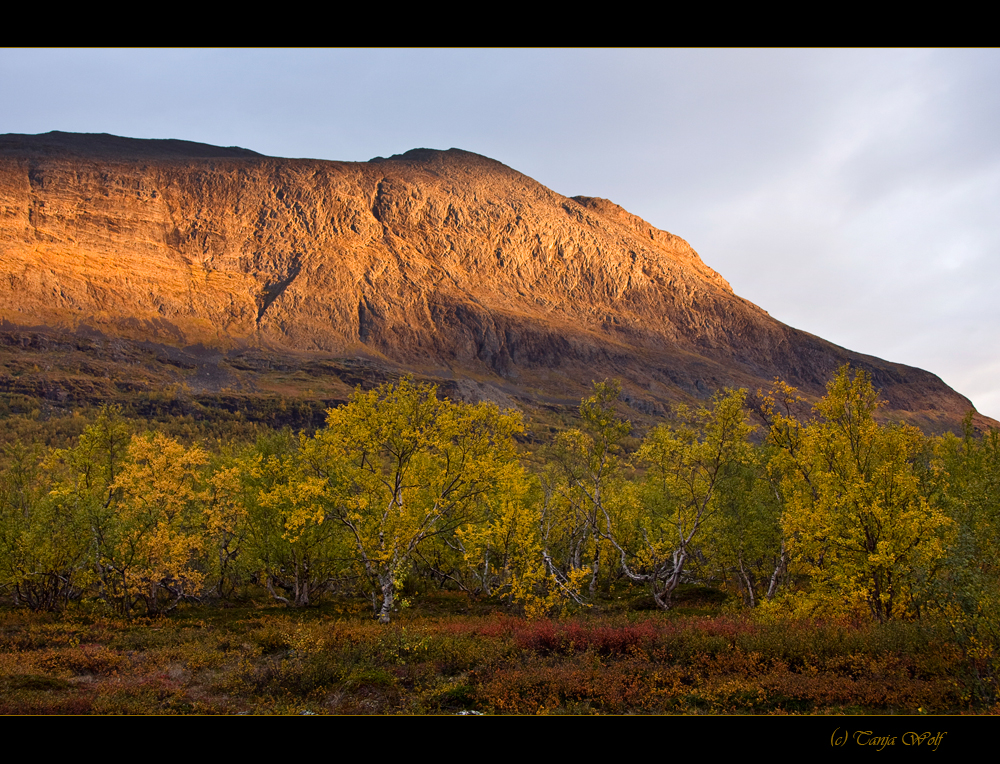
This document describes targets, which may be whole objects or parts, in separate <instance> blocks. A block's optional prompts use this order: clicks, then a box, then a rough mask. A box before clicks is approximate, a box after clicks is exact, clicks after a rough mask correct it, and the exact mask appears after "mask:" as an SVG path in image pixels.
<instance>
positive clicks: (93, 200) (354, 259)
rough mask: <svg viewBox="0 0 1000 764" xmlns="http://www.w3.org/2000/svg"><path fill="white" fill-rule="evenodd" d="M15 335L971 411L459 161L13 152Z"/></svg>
mask: <svg viewBox="0 0 1000 764" xmlns="http://www.w3.org/2000/svg"><path fill="white" fill-rule="evenodd" d="M0 320H2V321H3V322H4V325H5V326H16V327H37V326H44V327H49V328H51V329H53V330H58V331H64V332H91V333H93V332H99V333H101V334H103V335H106V336H115V337H121V338H125V339H129V340H143V341H151V342H156V343H161V344H163V345H171V346H176V347H186V346H191V345H202V346H207V347H214V348H217V349H219V350H221V351H226V352H232V351H235V350H237V349H245V348H247V347H248V346H250V347H256V348H258V349H260V350H261V351H265V352H268V353H275V354H281V353H314V354H329V355H331V356H335V357H349V358H362V359H372V360H373V361H378V362H381V363H389V364H393V365H395V366H398V367H402V368H404V369H406V368H412V369H414V370H418V371H420V372H421V373H424V374H429V375H432V376H433V375H435V374H436V375H439V376H441V377H446V378H452V379H454V378H463V377H467V378H473V379H479V380H491V381H492V382H491V383H492V384H494V385H495V386H496V385H499V386H501V387H504V388H505V389H507V390H508V391H511V392H513V393H517V394H523V395H536V396H544V395H556V396H558V395H568V396H572V395H576V394H578V393H579V392H580V390H583V389H585V388H586V387H587V386H588V385H589V382H590V380H591V379H603V378H605V377H620V378H622V379H623V380H624V381H625V388H626V392H627V398H628V399H629V401H630V403H631V404H632V405H634V406H635V407H637V408H639V409H643V408H645V409H648V410H659V409H662V407H663V405H664V404H666V403H669V402H670V401H674V400H678V399H685V398H690V397H695V398H704V397H706V396H708V395H710V394H711V393H712V392H714V391H715V390H717V389H719V388H722V387H726V386H740V387H748V388H750V389H756V388H758V387H762V386H767V385H769V384H770V383H771V382H772V381H773V380H774V378H775V377H781V378H782V379H784V380H786V381H788V382H789V383H790V384H792V385H795V386H797V387H799V388H801V389H802V390H803V391H804V392H805V393H807V394H809V395H819V394H822V392H823V389H824V386H825V384H826V382H827V381H828V379H829V378H830V377H831V376H832V374H833V372H834V371H835V370H836V369H837V368H838V367H839V366H840V365H842V364H843V363H845V362H850V363H851V364H852V365H854V366H857V367H861V368H865V369H868V370H869V371H870V372H871V373H872V376H873V379H874V381H875V383H876V385H877V386H878V387H880V388H881V390H882V393H883V395H884V396H885V397H886V398H887V399H888V401H889V405H890V409H891V410H892V411H894V412H898V413H899V414H901V415H903V416H904V417H906V418H909V419H910V420H912V421H914V422H915V423H918V424H921V425H922V426H924V427H925V428H926V429H929V430H936V429H943V428H954V427H956V426H957V424H958V422H959V421H960V420H961V418H962V416H963V415H964V414H965V413H966V412H967V411H968V410H969V409H970V408H971V404H970V403H969V401H968V400H967V399H965V398H964V397H962V396H961V395H959V394H957V393H955V392H954V391H953V390H951V389H950V388H948V387H947V386H946V385H944V383H942V382H941V381H940V380H939V379H938V378H937V377H935V376H933V375H932V374H929V373H927V372H924V371H921V370H918V369H913V368H910V367H906V366H901V365H898V364H892V363H888V362H885V361H882V360H879V359H876V358H872V357H869V356H862V355H859V354H857V353H852V352H850V351H848V350H845V349H843V348H840V347H837V346H835V345H832V344H830V343H828V342H825V341H823V340H821V339H819V338H818V337H814V336H812V335H809V334H806V333H804V332H800V331H798V330H795V329H792V328H791V327H788V326H785V325H783V324H781V323H779V322H777V321H775V320H774V319H772V318H771V317H770V316H769V315H768V314H767V313H766V312H765V311H763V310H761V309H760V308H758V307H757V306H755V305H753V304H751V303H749V302H747V301H746V300H744V299H742V298H740V297H738V296H737V295H735V294H734V293H733V291H732V289H731V288H730V286H729V284H728V283H727V282H726V280H725V279H724V278H722V276H720V275H719V274H718V273H716V272H715V271H713V270H712V269H711V268H709V267H708V266H706V265H705V264H704V263H703V262H702V261H701V259H700V258H699V256H698V254H697V253H696V252H695V251H694V250H693V249H692V248H691V247H690V245H688V243H687V242H686V241H684V240H683V239H681V238H679V237H677V236H674V235H672V234H670V233H667V232H666V231H661V230H658V229H656V228H654V227H653V226H651V225H650V224H649V223H647V222H645V221H643V220H642V219H640V218H638V217H636V216H635V215H632V214H630V213H628V212H627V211H625V210H624V209H622V208H621V207H619V206H617V205H615V204H613V203H612V202H609V201H607V200H605V199H596V198H588V197H573V198H570V197H565V196H561V195H559V194H557V193H555V192H554V191H551V190H549V189H548V188H546V187H545V186H542V185H541V184H539V183H537V182H536V181H534V180H532V179H531V178H529V177H527V176H525V175H522V174H521V173H519V172H517V171H515V170H512V169H511V168H509V167H506V166H505V165H503V164H501V163H499V162H496V161H494V160H492V159H487V158H486V157H482V156H478V155H476V154H471V153H469V152H465V151H460V150H458V149H450V150H448V151H432V150H429V149H415V150H413V151H409V152H407V153H406V154H403V155H398V156H394V157H390V158H388V159H383V158H376V159H373V160H371V161H369V162H361V163H355V162H329V161H320V160H311V159H276V158H271V157H265V156H261V155H258V154H256V153H254V152H252V151H248V150H245V149H239V148H219V147H214V146H207V145H204V144H196V143H188V142H184V141H147V140H134V139H128V138H118V137H114V136H109V135H76V134H68V133H48V134H45V135H39V136H25V135H6V136H0ZM984 421H986V420H984Z"/></svg>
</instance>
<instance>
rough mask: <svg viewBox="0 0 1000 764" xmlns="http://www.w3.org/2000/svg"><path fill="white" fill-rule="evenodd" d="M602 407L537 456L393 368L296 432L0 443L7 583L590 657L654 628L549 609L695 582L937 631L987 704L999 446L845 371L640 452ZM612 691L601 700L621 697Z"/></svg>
mask: <svg viewBox="0 0 1000 764" xmlns="http://www.w3.org/2000/svg"><path fill="white" fill-rule="evenodd" d="M620 394H621V387H620V385H619V384H618V383H617V382H602V383H596V384H595V385H594V389H593V394H592V395H591V396H589V397H587V398H585V399H584V400H583V401H582V403H581V406H580V412H579V418H578V420H577V424H578V426H576V427H570V428H567V429H563V430H562V431H560V432H559V433H558V434H557V435H555V436H554V437H553V438H552V439H551V440H550V441H549V442H547V443H542V444H541V445H540V446H539V447H536V448H534V449H532V450H526V449H525V448H524V447H523V446H519V445H518V443H517V439H518V438H519V437H520V436H521V435H522V434H523V433H524V429H525V426H524V424H523V422H522V420H521V417H520V415H518V414H516V413H513V412H510V411H501V410H500V409H499V408H497V407H496V406H495V405H491V404H486V403H480V404H476V405H470V404H464V403H455V402H452V401H449V400H447V399H445V398H441V397H440V396H439V395H438V391H437V390H436V388H434V387H432V386H427V385H420V384H417V383H416V382H414V381H413V380H412V379H409V378H407V379H403V380H401V381H399V382H398V383H397V384H394V385H383V386H381V387H378V388H375V389H372V390H368V391H363V390H360V389H359V390H357V391H356V392H355V394H354V395H353V397H352V398H351V400H350V401H349V402H348V403H346V404H345V405H343V406H341V407H339V408H335V409H331V410H330V411H329V412H328V415H327V421H326V426H325V427H323V428H320V429H319V430H318V431H316V432H315V433H314V434H312V435H309V434H306V433H302V434H300V435H298V436H296V435H294V434H292V433H290V432H287V431H286V432H284V433H267V434H263V435H261V436H260V437H258V439H257V440H256V441H255V442H252V443H245V444H242V445H240V444H229V445H223V444H221V443H218V444H214V445H212V444H208V443H183V442H181V440H179V439H177V438H172V437H168V436H167V435H165V434H164V433H162V432H135V431H134V428H133V426H132V425H131V424H130V423H129V422H127V421H126V420H125V419H123V417H122V416H121V412H120V411H119V410H117V409H115V408H114V407H106V408H105V409H104V410H103V411H101V412H100V415H99V416H97V417H96V418H95V420H94V421H93V422H92V423H91V424H89V425H88V426H86V427H85V428H83V432H82V434H81V435H80V437H79V438H78V440H77V441H76V442H75V443H74V444H71V445H69V446H68V447H65V448H56V449H49V450H46V449H43V448H41V447H40V446H25V445H20V444H14V445H8V446H7V447H6V448H5V452H4V455H3V456H4V458H3V465H4V466H3V469H2V471H0V592H3V593H4V594H6V596H7V597H8V601H9V602H10V603H11V604H14V605H18V606H25V607H27V608H29V609H31V610H35V611H65V610H67V609H68V608H70V607H71V606H72V605H73V603H81V604H82V605H83V606H85V607H87V608H95V607H96V608H98V609H100V608H104V609H106V612H108V613H109V614H114V615H116V616H118V617H125V618H136V617H145V616H160V615H163V614H166V613H169V612H172V611H175V610H176V609H177V608H178V607H179V606H181V605H182V604H184V603H189V604H197V603H202V604H204V603H207V602H214V601H220V600H224V599H227V600H235V601H238V600H240V599H243V598H246V597H253V596H259V595H263V596H265V597H267V598H269V599H270V600H271V601H273V602H276V603H281V604H284V605H288V606H292V607H299V608H302V607H306V606H311V605H316V604H317V603H318V602H321V601H323V599H324V598H330V597H336V598H344V597H347V598H350V597H355V598H359V601H361V602H368V603H370V604H369V605H368V607H370V611H371V612H372V613H373V614H374V615H375V616H377V618H378V620H380V621H381V622H382V623H383V624H385V623H388V622H389V621H390V620H393V619H395V618H397V617H399V613H400V612H401V611H402V610H403V609H404V608H406V607H407V606H408V605H410V604H412V603H413V601H414V597H419V596H424V595H426V593H427V592H429V591H430V590H431V588H436V589H438V590H440V591H442V592H447V591H452V592H461V593H464V594H465V595H467V596H469V597H472V598H474V599H476V600H477V601H482V602H489V603H492V604H493V605H494V606H497V607H501V608H503V609H505V611H506V612H508V613H511V614H512V615H515V616H518V617H526V618H527V619H528V620H527V621H517V623H519V624H522V625H521V626H516V627H514V626H512V627H511V629H512V630H513V631H512V632H511V633H512V634H513V636H512V638H513V639H515V641H519V642H520V643H523V644H525V645H528V644H529V643H530V645H531V648H530V649H531V650H533V651H536V652H538V651H541V652H540V653H539V654H542V653H544V652H545V650H546V649H549V650H550V652H552V651H554V652H556V653H558V652H560V651H564V650H565V648H564V647H561V646H560V645H565V644H566V641H567V639H568V640H569V644H572V645H575V647H574V648H573V651H577V652H579V651H583V652H590V653H592V654H594V655H597V656H602V655H605V654H609V653H608V651H609V650H610V651H611V652H612V653H616V654H618V653H623V654H632V653H635V652H636V651H641V650H645V649H646V648H645V647H643V645H645V644H647V643H648V642H649V639H652V637H649V635H648V634H646V632H645V631H643V629H645V628H646V627H628V628H624V627H623V628H621V629H618V630H617V631H615V632H614V634H611V632H604V631H601V630H600V629H598V630H596V631H595V630H593V629H591V630H589V631H587V632H586V633H584V632H579V633H574V634H570V635H569V636H567V634H569V632H568V631H567V629H570V627H563V626H557V625H554V624H553V623H552V622H549V621H547V620H546V619H547V618H548V617H551V616H566V615H570V614H572V613H585V612H587V611H589V610H591V609H592V608H597V609H601V608H606V607H608V606H610V603H614V602H617V601H618V600H619V599H621V598H622V597H624V598H625V601H626V602H628V601H631V602H632V603H634V604H638V603H648V604H649V605H651V606H653V607H656V608H659V609H662V610H672V609H674V608H675V607H676V596H677V592H679V591H682V590H683V588H684V587H688V586H691V585H698V586H701V587H708V589H709V590H712V591H715V592H717V593H719V596H720V597H728V600H727V604H726V605H725V608H726V609H727V610H728V611H730V612H737V611H741V610H744V609H747V610H749V611H752V612H753V613H754V614H755V618H757V619H759V620H760V621H761V622H778V621H781V620H783V619H788V618H792V619H801V618H823V619H835V620H838V622H839V621H843V620H844V619H847V621H849V622H852V623H857V624H860V623H863V622H864V621H865V620H871V621H874V622H877V623H881V624H891V623H894V622H908V623H910V622H912V623H924V624H928V625H935V628H937V627H938V626H941V627H943V628H946V629H947V630H948V633H950V634H951V639H952V644H954V645H955V647H956V649H957V650H958V652H959V653H960V654H961V656H962V660H964V661H966V663H967V665H970V666H975V667H976V668H975V672H974V673H975V675H976V676H977V677H978V679H977V682H978V685H977V687H978V688H979V689H978V690H977V692H979V693H980V694H981V695H982V697H984V698H985V697H993V695H994V694H995V693H996V690H997V675H996V650H997V649H998V648H1000V627H998V623H1000V604H998V603H1000V600H998V598H997V597H996V594H995V593H996V591H998V583H1000V571H998V569H997V566H996V564H995V559H996V554H995V553H996V550H997V548H998V543H997V539H998V538H1000V531H998V530H997V529H998V527H1000V513H998V509H997V507H998V505H997V503H996V498H995V497H996V496H998V495H1000V491H998V490H997V487H998V486H1000V477H998V476H1000V458H998V456H997V454H1000V447H998V441H997V437H998V436H997V435H996V434H995V433H994V434H989V435H987V436H986V437H985V438H977V437H976V436H975V435H974V434H973V433H972V432H971V430H969V431H967V432H966V433H965V436H964V437H962V438H959V437H956V436H947V437H944V438H934V439H932V438H927V437H925V436H924V435H923V434H922V433H920V432H919V431H918V430H916V429H914V428H912V427H909V426H906V425H904V424H900V423H892V422H886V421H884V420H882V419H881V418H880V406H881V403H880V399H879V397H878V394H877V391H876V390H875V389H874V387H873V385H872V383H871V380H870V378H868V376H867V375H866V374H865V373H864V372H863V371H851V370H850V369H847V368H844V369H842V370H841V371H840V372H839V373H838V374H837V376H836V377H835V378H834V379H833V380H831V382H830V384H829V386H828V389H827V394H826V395H825V396H824V397H823V398H822V399H820V400H819V401H818V402H816V403H815V405H814V406H812V407H810V406H809V405H808V404H807V403H806V402H805V401H804V400H803V399H802V398H801V397H799V395H798V393H797V392H796V391H795V390H794V389H792V388H790V387H788V386H787V385H784V384H783V383H781V382H780V381H778V382H776V383H775V385H774V387H773V388H772V389H771V390H770V391H766V392H764V391H762V392H759V393H757V394H756V395H755V396H749V395H748V394H747V393H746V392H745V391H741V390H736V391H733V390H730V391H723V392H720V393H719V394H718V395H716V396H715V397H713V398H712V399H711V400H710V401H708V402H706V403H705V404H702V405H700V406H694V407H685V406H680V407H678V408H677V409H676V410H675V411H674V412H672V414H671V416H670V417H668V418H667V419H666V420H665V421H663V422H662V423H660V424H659V425H657V426H655V427H653V428H652V429H650V430H649V431H648V432H647V433H646V434H645V435H644V437H642V438H638V437H636V435H635V433H634V432H633V427H632V424H631V423H630V422H629V421H628V420H627V419H625V418H624V417H623V416H621V415H620V414H619V413H618V412H619V410H618V399H619V396H620ZM527 623H533V624H535V625H532V626H530V627H529V626H526V625H523V624H527ZM545 624H548V626H546V625H545ZM574 628H575V627H574ZM602 628H603V627H602ZM525 629H528V631H525ZM546 629H548V630H549V631H548V632H547V631H546ZM528 634H530V636H525V635H528ZM546 634H548V635H549V636H546ZM644 634H645V635H646V636H643V635H644ZM518 635H520V636H518ZM657 639H661V640H662V634H661V635H660V636H659V637H657ZM525 640H527V642H525ZM654 641H655V640H654ZM545 644H551V647H550V648H544V645H545ZM612 645H618V646H617V647H612ZM526 649H527V648H526ZM751 652H752V651H751ZM732 659H733V660H736V659H737V658H736V657H733V658H732ZM637 660H638V659H637ZM713 660H714V659H713ZM739 660H740V661H743V662H744V663H746V666H745V667H744V669H745V670H746V671H750V670H751V669H750V668H749V666H750V664H751V663H752V662H753V660H754V659H752V658H750V657H746V656H744V657H743V658H739ZM541 670H542V669H540V668H539V667H534V668H533V669H532V671H535V673H536V675H537V671H541ZM560 670H563V669H560ZM768 671H769V672H770V674H771V675H772V679H773V681H774V682H777V683H778V684H781V683H782V682H786V681H788V682H791V681H792V680H791V679H787V678H782V677H783V675H781V674H780V671H779V669H778V668H777V664H774V665H773V666H771V668H769V669H768ZM668 673H669V672H668ZM502 676H505V677H506V678H505V679H503V680H502V681H510V682H515V679H514V675H513V674H511V675H509V676H507V675H502V674H496V675H493V676H492V677H491V679H490V680H489V682H487V683H484V684H483V685H481V690H482V688H483V687H486V686H487V685H489V686H490V687H494V688H495V692H496V693H499V695H498V696H497V697H498V698H499V697H500V696H501V695H503V692H506V690H504V691H501V688H500V684H498V683H500V682H501V677H502ZM525 676H527V674H526V675H525ZM657 676H659V675H657ZM663 676H664V677H666V678H664V679H663V681H664V682H667V684H669V682H672V681H674V680H673V679H670V678H669V677H668V676H667V674H664V675H663ZM517 681H521V680H517ZM524 681H527V679H525V680H524ZM552 681H553V682H556V681H557V680H556V679H553V680H552ZM558 681H559V682H562V681H565V682H570V679H569V678H566V677H564V678H563V679H558ZM577 681H578V679H573V680H572V682H577ZM601 681H608V682H610V681H611V679H608V678H605V679H602V680H601ZM628 681H631V680H628ZM628 681H627V680H626V679H624V678H623V679H622V680H621V682H623V684H620V685H614V687H616V688H617V689H608V690H607V692H608V697H612V696H613V695H614V694H615V693H618V694H619V695H623V694H624V696H627V695H628V693H629V692H631V691H630V690H628V689H627V686H626V685H627V684H628ZM650 681H651V680H650ZM657 681H659V680H657ZM795 681H800V680H798V679H796V680H795ZM572 682H570V684H572ZM490 683H492V684H490ZM515 684H516V682H515ZM654 684H655V682H654ZM569 686H570V685H569V684H568V685H567V687H569ZM664 686H665V687H666V686H667V685H664ZM608 687H609V688H611V687H612V685H608ZM591 689H593V688H591ZM482 691H484V692H485V690H482ZM493 691H494V690H490V692H493ZM519 692H520V691H519ZM524 692H525V693H527V694H528V695H530V696H531V697H533V698H535V699H536V700H537V702H538V703H539V704H541V705H544V704H545V703H547V702H548V701H547V699H546V698H545V697H542V695H544V693H541V691H540V690H539V691H538V693H535V694H534V695H532V693H534V692H535V691H534V690H531V691H529V690H528V689H525V690H524ZM546 692H548V691H546ZM573 692H577V691H576V690H573V691H570V690H569V689H567V690H566V691H565V692H564V693H563V695H562V696H561V697H565V696H568V695H567V693H568V694H569V695H572V693H573ZM579 692H581V693H583V690H580V691H579ZM588 692H590V690H588ZM602 692H603V690H602ZM734 692H735V690H734ZM740 692H742V690H741V691H740ZM782 692H785V690H782ZM539 693H541V694H539ZM584 694H586V693H584ZM522 695H523V693H522ZM536 696H537V697H536ZM519 697H521V695H519ZM531 702H535V700H533V701H531ZM609 702H610V701H609ZM712 702H713V703H714V702H715V701H712ZM504 703H506V701H500V700H497V705H496V708H498V709H499V708H504V709H506V710H518V711H524V710H526V706H523V705H518V704H521V703H523V701H520V700H519V701H517V702H516V703H515V702H514V701H511V703H512V705H510V706H509V707H507V706H504V705H503V704H504ZM529 705H530V704H529ZM651 707H652V706H650V708H651Z"/></svg>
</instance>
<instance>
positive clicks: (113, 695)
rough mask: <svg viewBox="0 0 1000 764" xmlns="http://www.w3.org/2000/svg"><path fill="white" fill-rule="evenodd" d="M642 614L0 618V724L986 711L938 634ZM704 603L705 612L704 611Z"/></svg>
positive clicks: (466, 603) (262, 610) (956, 654)
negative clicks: (185, 717) (106, 719)
mask: <svg viewBox="0 0 1000 764" xmlns="http://www.w3.org/2000/svg"><path fill="white" fill-rule="evenodd" d="M712 599H713V598H712V597H711V596H710V593H706V592H697V591H695V592H692V594H691V597H690V598H689V601H688V603H687V604H688V606H689V608H690V609H691V610H694V611H697V612H696V613H695V614H691V615H676V614H667V613H661V612H655V611H635V610H632V611H627V612H626V611H622V612H604V613H596V614H595V613H590V614H582V615H579V616H576V617H573V618H570V619H566V620H562V621H550V620H540V621H526V620H524V619H522V618H518V617H514V616H510V615H507V614H505V613H504V612H503V611H502V610H500V609H498V608H493V607H489V606H487V605H484V604H483V603H477V602H473V601H470V600H468V599H467V598H466V597H464V596H461V595H457V594H449V593H438V594H436V595H428V596H424V597H422V598H420V599H419V600H418V602H417V603H416V604H415V606H414V607H413V608H412V609H411V610H409V611H405V612H404V613H403V614H402V615H401V616H400V617H399V618H398V619H397V620H396V621H395V622H394V623H392V624H390V625H388V626H382V625H379V624H377V623H375V622H373V620H372V619H371V617H370V615H369V613H368V612H367V608H365V607H364V606H363V605H360V604H359V603H356V602H346V601H344V602H330V603H327V604H324V605H323V606H321V607H317V608H309V609H306V610H293V609H284V608H276V607H271V606H263V607H262V606H259V605H255V604H254V603H252V602H248V603H245V604H243V605H240V606H237V607H225V608H224V607H209V606H205V607H199V608H189V609H187V610H184V611H181V612H179V613H176V614H175V615H172V616H171V617H170V618H162V619H135V620H132V621H122V620H120V619H114V618H109V617H107V616H105V615H101V614H100V613H97V612H89V611H88V610H86V609H85V608H83V607H76V608H72V609H70V610H69V611H68V612H67V613H64V614H63V615H61V616H53V615H47V614H33V613H29V612H26V611H23V610H14V609H9V608H0V713H6V714H458V713H462V712H478V713H484V714H512V713H513V714H539V713H542V714H550V713H551V714H630V713H639V714H662V713H670V714H889V713H893V714H916V713H933V714H945V713H969V712H973V713H984V712H985V713H990V712H996V711H997V710H998V709H997V707H996V706H994V705H990V703H989V702H988V701H983V700H981V699H979V700H977V697H978V696H976V694H975V693H974V692H973V689H972V688H973V682H972V679H971V678H970V677H969V669H968V667H967V665H966V663H965V661H964V659H963V656H962V654H961V651H959V650H958V649H957V648H956V647H955V646H954V645H952V644H951V643H950V642H949V640H948V635H947V633H946V632H943V631H939V630H936V629H935V628H931V627H928V626H926V625H920V624H906V623H897V624H890V625H887V626H878V625H877V624H869V625H850V624H846V623H823V622H805V621H799V622H786V623H759V622H755V621H753V620H751V619H749V618H746V617H743V616H739V615H724V614H721V613H720V612H718V608H717V609H716V612H715V613H713V614H706V613H704V612H701V611H705V610H707V609H708V607H709V605H710V603H711V602H712ZM699 603H700V604H699Z"/></svg>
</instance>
